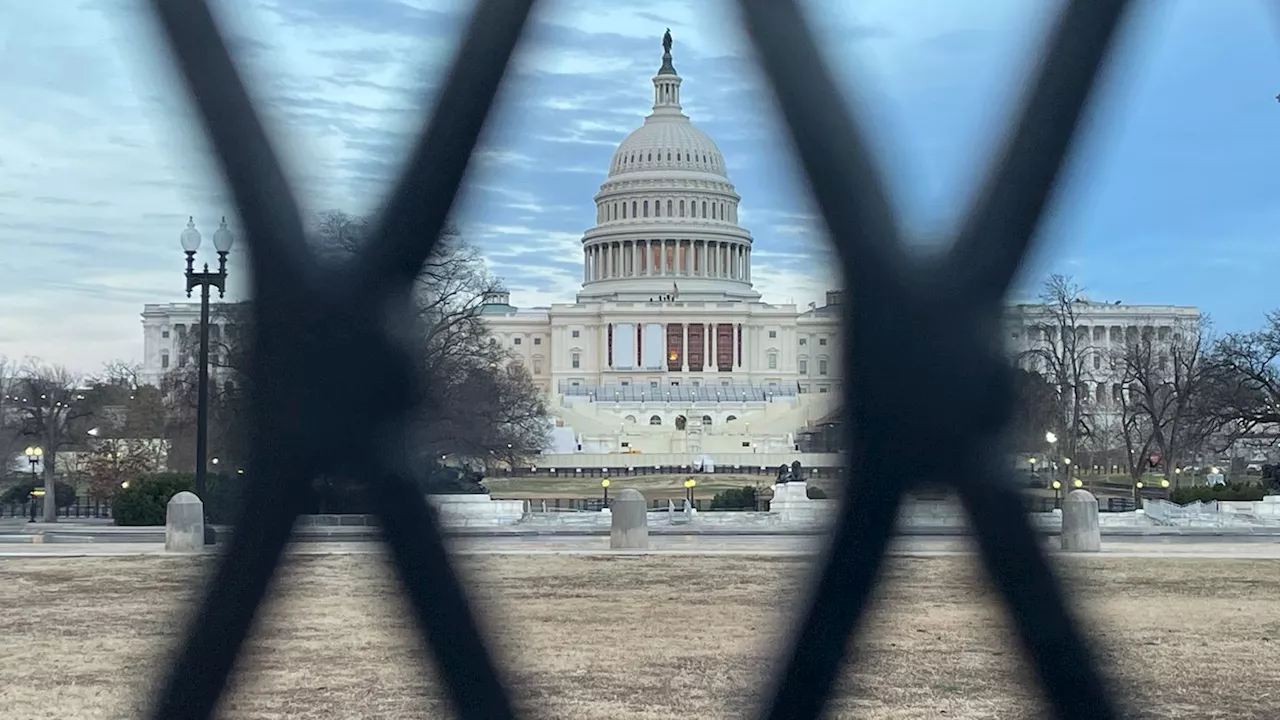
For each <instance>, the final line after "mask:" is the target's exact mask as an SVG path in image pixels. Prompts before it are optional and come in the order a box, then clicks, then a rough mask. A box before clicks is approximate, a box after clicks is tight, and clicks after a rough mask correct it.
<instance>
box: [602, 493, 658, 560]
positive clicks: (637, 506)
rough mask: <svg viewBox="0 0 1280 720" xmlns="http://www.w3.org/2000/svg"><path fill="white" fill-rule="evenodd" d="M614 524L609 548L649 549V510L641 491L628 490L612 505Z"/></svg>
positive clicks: (619, 494)
mask: <svg viewBox="0 0 1280 720" xmlns="http://www.w3.org/2000/svg"><path fill="white" fill-rule="evenodd" d="M610 509H611V510H612V511H613V516H612V520H613V524H612V526H611V527H610V532H609V547H610V548H612V549H614V550H647V549H649V509H648V508H647V507H646V506H645V502H644V495H641V494H640V491H639V490H633V489H631V488H627V489H625V490H623V491H622V492H620V493H618V497H617V498H616V499H614V501H613V502H612V503H610Z"/></svg>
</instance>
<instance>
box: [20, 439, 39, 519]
mask: <svg viewBox="0 0 1280 720" xmlns="http://www.w3.org/2000/svg"><path fill="white" fill-rule="evenodd" d="M22 454H23V455H26V456H27V465H28V466H29V467H30V468H31V497H30V500H31V519H30V520H28V521H27V522H35V521H36V498H38V497H43V496H44V488H42V487H39V486H38V485H37V484H36V483H37V476H36V466H37V465H39V464H40V458H41V457H43V456H44V448H41V447H39V446H36V447H29V448H27V449H26V450H23V451H22Z"/></svg>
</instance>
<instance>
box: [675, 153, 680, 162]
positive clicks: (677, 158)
mask: <svg viewBox="0 0 1280 720" xmlns="http://www.w3.org/2000/svg"><path fill="white" fill-rule="evenodd" d="M676 162H680V153H676Z"/></svg>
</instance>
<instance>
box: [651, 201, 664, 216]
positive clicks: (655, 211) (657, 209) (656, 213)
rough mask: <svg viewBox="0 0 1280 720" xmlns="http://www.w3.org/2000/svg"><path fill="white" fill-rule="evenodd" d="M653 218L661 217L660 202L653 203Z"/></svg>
mask: <svg viewBox="0 0 1280 720" xmlns="http://www.w3.org/2000/svg"><path fill="white" fill-rule="evenodd" d="M653 216H654V217H662V201H661V200H654V201H653Z"/></svg>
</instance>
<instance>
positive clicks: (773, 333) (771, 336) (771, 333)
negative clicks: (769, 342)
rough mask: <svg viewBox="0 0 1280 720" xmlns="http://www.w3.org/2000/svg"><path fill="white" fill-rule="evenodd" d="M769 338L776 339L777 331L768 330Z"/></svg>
mask: <svg viewBox="0 0 1280 720" xmlns="http://www.w3.org/2000/svg"><path fill="white" fill-rule="evenodd" d="M769 337H770V338H776V337H778V331H777V330H770V331H769Z"/></svg>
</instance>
